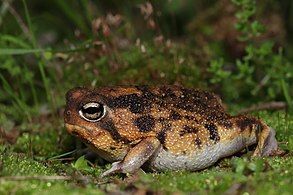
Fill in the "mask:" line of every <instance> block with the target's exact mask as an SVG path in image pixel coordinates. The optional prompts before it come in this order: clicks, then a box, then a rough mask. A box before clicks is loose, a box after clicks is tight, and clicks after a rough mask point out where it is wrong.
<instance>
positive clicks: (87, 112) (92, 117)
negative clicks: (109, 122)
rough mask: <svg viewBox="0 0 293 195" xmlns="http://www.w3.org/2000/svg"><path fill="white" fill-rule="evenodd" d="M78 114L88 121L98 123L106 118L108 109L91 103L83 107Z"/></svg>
mask: <svg viewBox="0 0 293 195" xmlns="http://www.w3.org/2000/svg"><path fill="white" fill-rule="evenodd" d="M78 113H79V115H80V116H81V117H82V118H83V119H85V120H86V121H90V122H97V121H99V120H101V119H102V118H103V117H104V116H105V114H106V109H105V106H103V105H102V104H99V103H96V102H91V103H87V104H85V105H83V106H82V107H81V109H80V110H79V112H78Z"/></svg>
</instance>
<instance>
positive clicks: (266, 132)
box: [253, 121, 278, 156]
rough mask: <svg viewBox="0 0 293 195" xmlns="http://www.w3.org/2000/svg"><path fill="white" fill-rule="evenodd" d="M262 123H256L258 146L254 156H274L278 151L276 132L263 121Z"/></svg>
mask: <svg viewBox="0 0 293 195" xmlns="http://www.w3.org/2000/svg"><path fill="white" fill-rule="evenodd" d="M259 122H260V121H259ZM260 123H261V124H257V125H256V131H255V133H256V138H257V146H256V149H255V151H254V153H253V156H272V155H274V154H276V152H277V151H278V143H277V140H276V138H275V135H276V132H275V130H274V129H273V128H271V127H269V126H267V125H266V124H264V123H263V122H260Z"/></svg>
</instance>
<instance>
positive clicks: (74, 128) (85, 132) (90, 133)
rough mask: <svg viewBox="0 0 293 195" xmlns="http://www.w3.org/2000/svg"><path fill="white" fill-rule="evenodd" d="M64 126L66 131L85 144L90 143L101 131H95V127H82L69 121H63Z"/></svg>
mask: <svg viewBox="0 0 293 195" xmlns="http://www.w3.org/2000/svg"><path fill="white" fill-rule="evenodd" d="M65 128H66V130H67V132H68V133H70V134H71V135H73V136H76V137H78V138H79V139H81V140H82V141H83V142H85V143H87V144H91V140H92V139H93V138H98V137H99V136H100V135H101V134H102V133H103V132H97V131H95V129H91V128H87V127H83V126H80V125H73V124H69V123H65Z"/></svg>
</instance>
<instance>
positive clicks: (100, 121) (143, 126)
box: [64, 85, 278, 177]
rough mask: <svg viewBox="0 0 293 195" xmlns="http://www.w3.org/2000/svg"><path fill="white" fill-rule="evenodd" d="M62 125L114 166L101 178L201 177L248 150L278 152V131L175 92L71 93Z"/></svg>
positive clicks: (217, 101) (199, 93)
mask: <svg viewBox="0 0 293 195" xmlns="http://www.w3.org/2000/svg"><path fill="white" fill-rule="evenodd" d="M64 123H65V128H66V130H67V131H68V132H69V133H70V134H72V135H73V136H76V137H77V138H78V139H80V140H81V141H82V142H84V143H85V144H86V145H87V146H88V147H89V148H90V149H91V150H92V151H93V152H95V153H96V154H97V155H98V156H100V157H101V158H103V159H105V160H106V161H108V162H110V163H112V167H111V168H110V169H108V170H106V171H105V172H104V173H102V174H101V177H105V176H110V175H113V174H117V173H124V174H134V173H136V172H137V171H138V170H140V169H141V168H142V169H143V170H148V171H153V172H164V171H180V170H187V171H199V170H203V169H205V168H208V167H210V166H212V165H214V164H215V163H216V162H217V161H219V160H220V159H222V158H225V157H228V156H231V155H233V154H236V153H238V152H240V151H243V150H245V148H248V147H249V146H252V145H256V148H255V150H254V152H253V154H252V156H253V157H263V156H270V155H272V154H273V153H274V151H276V150H277V149H278V144H277V140H276V138H275V134H276V133H275V130H274V129H273V128H272V127H270V126H268V125H267V124H266V123H265V122H264V121H263V120H261V119H260V118H256V117H253V116H248V115H235V116H232V115H230V114H228V113H227V111H226V108H225V106H224V104H223V103H222V100H221V98H220V97H219V96H218V95H215V94H214V93H212V92H209V91H205V90H201V89H193V88H187V87H183V86H177V85H161V86H104V87H98V88H87V87H76V88H73V89H71V90H69V91H68V92H67V93H66V107H65V111H64Z"/></svg>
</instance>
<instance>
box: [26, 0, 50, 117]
mask: <svg viewBox="0 0 293 195" xmlns="http://www.w3.org/2000/svg"><path fill="white" fill-rule="evenodd" d="M22 2H23V6H24V11H25V17H26V21H27V23H28V26H29V31H30V34H31V37H32V44H33V47H34V49H39V48H38V45H37V42H36V37H35V34H34V32H33V29H32V22H31V17H30V15H29V11H28V8H27V4H26V1H25V0H22ZM35 54H36V57H37V58H38V59H39V62H38V67H39V71H40V73H41V77H42V81H43V84H44V87H45V91H46V96H47V100H48V101H49V102H50V104H51V106H52V110H53V112H54V110H55V105H54V103H53V101H52V96H51V93H50V91H51V90H50V87H49V80H48V78H47V76H46V73H45V63H44V61H43V60H42V58H41V56H40V55H38V53H35Z"/></svg>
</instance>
